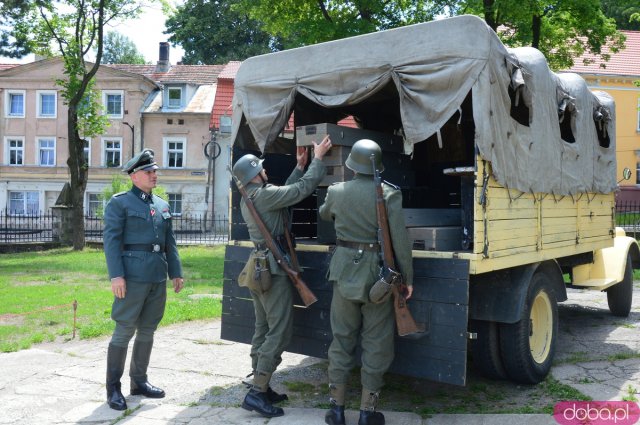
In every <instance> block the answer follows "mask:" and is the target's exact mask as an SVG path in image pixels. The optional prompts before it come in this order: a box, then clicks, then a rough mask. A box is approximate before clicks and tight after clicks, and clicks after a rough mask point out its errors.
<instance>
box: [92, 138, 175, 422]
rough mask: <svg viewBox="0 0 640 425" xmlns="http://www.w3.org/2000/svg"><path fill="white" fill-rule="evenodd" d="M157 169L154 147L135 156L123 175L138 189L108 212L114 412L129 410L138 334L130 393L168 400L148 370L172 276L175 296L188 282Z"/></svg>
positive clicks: (110, 391) (109, 206) (109, 381)
mask: <svg viewBox="0 0 640 425" xmlns="http://www.w3.org/2000/svg"><path fill="white" fill-rule="evenodd" d="M157 168H158V166H157V165H156V162H155V160H154V158H153V151H152V150H151V149H145V150H143V151H142V152H140V153H138V154H137V155H135V156H134V157H133V158H131V160H130V161H129V162H127V163H126V164H125V166H124V168H123V171H125V172H126V173H128V174H129V177H130V178H131V181H132V182H133V187H132V188H131V190H130V191H128V192H122V193H118V194H115V195H113V197H112V198H111V199H110V200H109V203H108V204H107V206H106V208H105V211H104V253H105V257H106V259H107V269H108V271H109V277H110V278H111V291H112V292H113V295H114V296H115V298H114V301H113V306H112V308H111V318H112V319H113V320H114V321H115V322H116V328H115V331H114V333H113V336H112V337H111V342H110V343H109V350H108V353H107V403H109V407H111V408H112V409H115V410H125V409H126V408H127V402H126V400H125V398H124V396H123V395H122V391H121V389H120V378H121V377H122V374H123V371H124V364H125V360H126V357H127V347H128V345H129V341H130V340H131V338H132V337H133V334H134V333H135V335H136V338H135V342H134V344H133V353H132V358H131V364H130V366H129V376H130V377H131V395H143V396H145V397H151V398H162V397H164V391H163V390H162V389H160V388H158V387H155V386H153V385H151V384H150V383H149V381H148V379H147V367H148V365H149V358H150V356H151V347H152V346H153V334H154V332H155V330H156V328H157V327H158V323H160V320H161V319H162V316H163V315H164V307H165V303H166V299H167V274H168V275H169V277H170V278H171V279H172V280H173V288H174V290H175V292H180V290H181V289H182V286H183V280H182V266H181V264H180V256H179V255H178V249H177V246H176V240H175V238H174V236H173V230H172V227H171V212H170V211H169V204H168V203H167V202H166V201H164V200H163V199H161V198H159V197H158V196H156V195H153V194H152V193H151V191H152V189H153V188H154V187H156V182H157V176H156V169H157Z"/></svg>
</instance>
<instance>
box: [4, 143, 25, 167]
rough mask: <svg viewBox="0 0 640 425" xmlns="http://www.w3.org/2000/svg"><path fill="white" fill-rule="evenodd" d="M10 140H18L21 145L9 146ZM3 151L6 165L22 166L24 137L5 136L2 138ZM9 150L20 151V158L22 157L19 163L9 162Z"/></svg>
mask: <svg viewBox="0 0 640 425" xmlns="http://www.w3.org/2000/svg"><path fill="white" fill-rule="evenodd" d="M12 141H16V142H20V143H21V144H22V146H20V147H19V148H11V146H10V144H11V142H12ZM4 146H5V149H4V152H5V163H6V165H8V166H10V167H22V166H24V162H25V161H24V155H25V149H24V137H22V136H6V137H5V138H4ZM11 151H20V152H21V153H22V155H21V158H22V163H20V164H11V163H10V160H11Z"/></svg>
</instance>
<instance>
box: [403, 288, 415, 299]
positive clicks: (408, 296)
mask: <svg viewBox="0 0 640 425" xmlns="http://www.w3.org/2000/svg"><path fill="white" fill-rule="evenodd" d="M412 294H413V285H407V293H406V294H405V296H404V298H405V299H407V300H408V299H409V298H411V295H412Z"/></svg>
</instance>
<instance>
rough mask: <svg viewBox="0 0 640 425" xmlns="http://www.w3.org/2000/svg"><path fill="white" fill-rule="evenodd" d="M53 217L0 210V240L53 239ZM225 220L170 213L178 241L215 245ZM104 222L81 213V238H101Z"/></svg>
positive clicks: (220, 240)
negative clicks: (82, 216) (82, 228)
mask: <svg viewBox="0 0 640 425" xmlns="http://www.w3.org/2000/svg"><path fill="white" fill-rule="evenodd" d="M55 221H56V218H55V216H54V214H53V212H52V211H51V210H48V211H41V212H38V213H29V214H15V213H12V212H11V211H8V210H3V211H0V243H3V244H11V243H27V242H54V225H55ZM228 229H229V222H228V219H227V217H225V216H211V215H210V214H193V213H188V214H181V215H176V216H174V217H173V231H174V234H175V237H176V240H177V242H178V244H179V245H215V244H220V243H226V242H227V240H228V239H229V237H228V234H229V230H228ZM103 230H104V222H103V221H102V219H101V218H99V217H95V216H88V215H87V216H85V217H84V232H85V239H86V241H88V242H102V235H103Z"/></svg>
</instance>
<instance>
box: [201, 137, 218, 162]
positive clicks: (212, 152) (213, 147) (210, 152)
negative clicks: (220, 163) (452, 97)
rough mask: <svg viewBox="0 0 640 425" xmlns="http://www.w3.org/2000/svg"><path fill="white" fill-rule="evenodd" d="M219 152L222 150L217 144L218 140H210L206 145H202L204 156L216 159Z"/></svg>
mask: <svg viewBox="0 0 640 425" xmlns="http://www.w3.org/2000/svg"><path fill="white" fill-rule="evenodd" d="M221 152H222V149H221V148H220V145H219V144H218V142H215V141H210V142H208V143H207V144H206V145H204V156H206V157H207V158H209V159H211V158H213V159H216V158H217V157H219V156H220V153H221Z"/></svg>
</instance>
